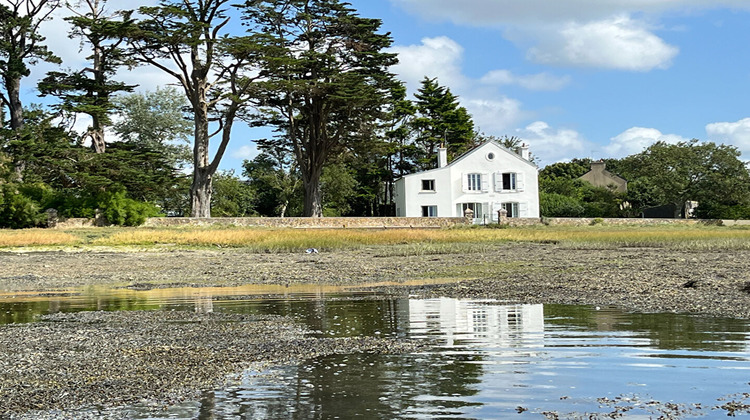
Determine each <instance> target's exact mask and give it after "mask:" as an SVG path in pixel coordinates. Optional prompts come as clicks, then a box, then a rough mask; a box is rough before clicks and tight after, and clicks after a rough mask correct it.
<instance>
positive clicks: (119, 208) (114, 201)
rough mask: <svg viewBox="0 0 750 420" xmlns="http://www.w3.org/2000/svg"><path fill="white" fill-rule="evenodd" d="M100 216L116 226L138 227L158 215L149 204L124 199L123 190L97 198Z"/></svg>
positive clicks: (154, 208) (156, 210) (157, 211)
mask: <svg viewBox="0 0 750 420" xmlns="http://www.w3.org/2000/svg"><path fill="white" fill-rule="evenodd" d="M98 202H99V208H100V210H101V212H102V216H104V218H105V219H106V220H107V222H109V223H110V224H113V225H117V226H140V225H142V224H143V223H144V222H145V221H146V219H147V218H149V217H155V216H158V215H159V210H158V209H157V208H156V207H155V206H154V205H153V204H149V203H144V202H141V201H136V200H133V199H131V198H128V197H126V194H125V190H124V189H122V190H118V191H114V192H107V193H103V194H102V195H100V196H99V197H98Z"/></svg>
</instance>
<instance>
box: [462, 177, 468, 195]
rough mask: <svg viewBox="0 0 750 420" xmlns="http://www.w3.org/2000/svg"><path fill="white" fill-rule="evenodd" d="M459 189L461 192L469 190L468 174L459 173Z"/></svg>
mask: <svg viewBox="0 0 750 420" xmlns="http://www.w3.org/2000/svg"><path fill="white" fill-rule="evenodd" d="M461 190H462V191H463V192H469V174H467V173H462V174H461Z"/></svg>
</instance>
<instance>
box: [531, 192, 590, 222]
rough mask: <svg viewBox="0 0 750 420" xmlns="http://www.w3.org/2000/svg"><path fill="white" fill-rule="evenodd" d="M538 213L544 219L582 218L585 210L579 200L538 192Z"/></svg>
mask: <svg viewBox="0 0 750 420" xmlns="http://www.w3.org/2000/svg"><path fill="white" fill-rule="evenodd" d="M539 211H540V213H541V214H542V215H543V216H545V217H583V215H584V214H585V212H586V209H585V208H584V206H583V204H582V203H581V201H580V200H577V199H576V198H573V197H570V196H568V195H563V194H557V193H550V192H540V193H539Z"/></svg>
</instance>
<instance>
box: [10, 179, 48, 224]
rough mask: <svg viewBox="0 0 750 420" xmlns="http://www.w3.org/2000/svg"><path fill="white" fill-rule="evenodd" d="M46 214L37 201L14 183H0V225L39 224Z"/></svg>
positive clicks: (42, 221)
mask: <svg viewBox="0 0 750 420" xmlns="http://www.w3.org/2000/svg"><path fill="white" fill-rule="evenodd" d="M45 218H46V216H45V215H44V213H43V212H42V210H41V207H40V205H39V203H38V202H36V201H35V200H34V199H33V198H31V197H28V196H26V195H24V194H23V192H22V191H21V190H20V188H19V186H18V185H17V184H14V183H8V184H2V185H0V227H4V228H11V229H24V228H30V227H36V226H40V225H41V224H42V223H44V221H45Z"/></svg>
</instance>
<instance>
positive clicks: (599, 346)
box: [0, 289, 750, 419]
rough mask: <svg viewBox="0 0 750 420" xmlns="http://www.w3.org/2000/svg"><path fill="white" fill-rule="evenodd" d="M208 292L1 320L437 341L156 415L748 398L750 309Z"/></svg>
mask: <svg viewBox="0 0 750 420" xmlns="http://www.w3.org/2000/svg"><path fill="white" fill-rule="evenodd" d="M225 292H226V291H225ZM216 293H217V291H216V290H210V291H209V290H201V289H186V290H183V291H180V290H168V291H148V292H135V291H110V292H109V293H104V292H103V291H101V290H89V291H88V292H84V293H81V294H75V295H71V296H47V297H38V298H34V299H31V298H25V297H23V296H13V297H10V296H6V297H5V299H3V298H1V297H0V310H2V313H4V314H5V317H4V318H3V319H2V322H24V321H27V320H28V319H27V318H29V319H31V318H33V315H34V314H37V313H44V312H56V311H78V310H93V309H100V310H101V309H104V310H133V309H139V310H142V309H153V310H171V309H180V310H196V311H216V312H237V313H246V314H278V315H286V316H292V317H294V318H295V319H297V320H298V321H299V322H301V323H303V324H305V325H307V326H308V327H309V328H310V329H312V330H313V331H315V334H319V335H322V336H329V337H347V336H362V335H369V336H379V337H402V338H415V339H425V340H429V342H430V343H431V344H432V345H431V346H429V347H427V348H426V349H424V350H422V351H420V352H418V353H414V354H405V355H373V354H355V355H339V356H332V357H324V358H319V359H314V360H310V361H307V362H304V363H303V364H301V365H299V366H289V367H281V368H274V369H271V370H268V371H264V372H247V373H246V374H245V375H244V376H243V380H242V384H241V385H239V386H235V387H233V388H230V389H219V390H214V391H211V392H206V393H204V395H203V397H202V399H200V400H199V401H192V402H187V403H184V404H181V405H179V406H176V407H172V408H170V409H168V410H166V411H164V412H162V413H161V414H159V415H158V416H157V417H154V416H153V414H148V413H149V409H148V408H147V407H132V408H131V409H130V416H132V417H133V418H150V419H162V418H163V419H196V418H197V419H267V418H279V419H286V418H296V419H319V418H326V419H327V418H341V419H349V418H378V419H395V418H409V419H411V418H414V419H428V418H430V419H431V418H446V419H448V418H450V419H464V418H467V419H468V418H480V419H502V418H545V417H546V418H556V417H555V416H559V418H589V417H590V418H610V416H612V417H614V416H616V415H620V414H622V415H624V417H625V418H633V419H638V418H644V419H645V418H660V416H662V417H663V418H693V417H703V418H725V417H726V416H727V414H728V411H727V410H726V409H725V408H721V406H722V405H724V404H726V403H727V402H731V401H734V402H739V403H745V404H746V403H750V401H748V397H750V394H747V393H748V392H750V384H749V383H748V382H750V348H749V346H748V343H750V341H749V338H750V322H748V321H747V320H736V319H723V318H710V317H698V316H688V315H676V314H632V313H624V312H622V311H618V310H616V309H613V308H596V307H589V306H566V305H507V304H503V303H502V302H496V301H483V300H458V299H448V298H442V299H426V300H425V299H409V298H401V299H387V298H380V297H378V296H373V295H367V294H359V295H356V294H347V293H344V292H342V291H340V290H328V289H326V290H323V289H314V290H313V289H311V290H293V291H287V292H286V293H287V295H286V296H284V297H282V298H263V297H261V296H256V297H252V296H251V295H252V293H250V294H248V293H249V292H248V290H244V289H243V290H232V291H231V293H225V294H224V295H223V296H220V297H217V295H216ZM257 294H262V293H261V292H260V291H258V293H257ZM230 295H235V296H230ZM239 296H243V297H242V298H239ZM735 414H742V413H741V412H736V413H735Z"/></svg>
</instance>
